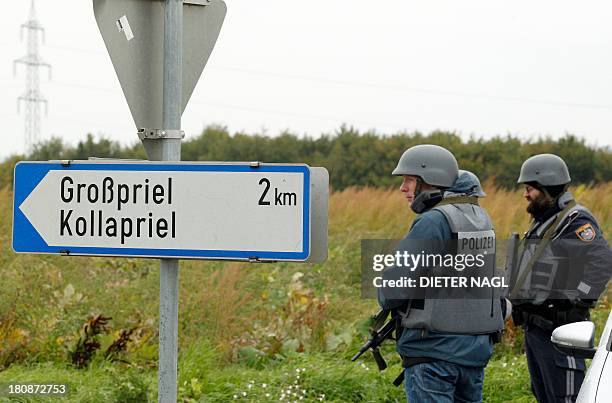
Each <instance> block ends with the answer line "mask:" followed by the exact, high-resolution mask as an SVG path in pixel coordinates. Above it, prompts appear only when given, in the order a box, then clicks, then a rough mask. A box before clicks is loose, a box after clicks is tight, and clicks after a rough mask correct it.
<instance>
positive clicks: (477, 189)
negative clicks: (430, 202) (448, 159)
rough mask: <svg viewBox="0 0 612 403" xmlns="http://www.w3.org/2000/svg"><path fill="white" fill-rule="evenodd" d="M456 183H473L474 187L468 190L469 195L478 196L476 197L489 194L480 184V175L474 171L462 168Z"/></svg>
mask: <svg viewBox="0 0 612 403" xmlns="http://www.w3.org/2000/svg"><path fill="white" fill-rule="evenodd" d="M455 184H456V185H463V184H471V185H472V187H471V189H470V191H469V192H468V196H476V197H486V196H487V194H486V193H485V191H484V189H483V188H482V185H481V184H480V179H478V176H476V174H474V173H473V172H470V171H466V170H465V169H460V170H459V177H458V178H457V180H456V181H455Z"/></svg>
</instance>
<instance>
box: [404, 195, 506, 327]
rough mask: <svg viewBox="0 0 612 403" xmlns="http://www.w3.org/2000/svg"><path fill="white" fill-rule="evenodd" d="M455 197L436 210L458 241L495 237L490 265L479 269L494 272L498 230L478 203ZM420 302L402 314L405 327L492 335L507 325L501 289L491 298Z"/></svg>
mask: <svg viewBox="0 0 612 403" xmlns="http://www.w3.org/2000/svg"><path fill="white" fill-rule="evenodd" d="M452 199H453V198H447V199H444V200H443V201H442V202H441V203H440V204H439V205H437V206H435V207H433V210H438V211H439V212H441V213H442V214H444V217H446V220H447V222H448V224H449V226H450V229H451V232H452V233H453V238H456V239H457V240H458V243H461V240H463V239H483V238H491V237H492V238H493V252H492V256H491V259H487V261H488V264H487V266H486V267H482V268H479V269H478V270H484V271H487V273H493V271H494V270H495V257H494V256H495V253H494V250H495V246H494V239H495V232H494V231H493V225H492V223H491V219H490V217H489V215H488V214H487V212H486V211H485V210H484V209H483V208H482V207H480V206H478V205H477V204H471V203H470V202H466V201H465V198H461V200H460V199H459V198H457V199H458V200H457V202H456V203H453V200H452ZM474 200H477V199H475V198H474ZM478 243H480V244H482V242H477V243H476V244H478ZM481 252H484V251H483V250H479V249H478V248H476V249H474V248H472V249H471V251H470V253H474V254H477V253H481ZM419 305H420V306H418V307H415V304H413V303H411V304H410V306H409V308H408V311H407V312H406V314H404V315H402V326H403V327H405V328H409V329H426V330H433V331H436V332H444V333H459V334H490V333H496V332H499V331H500V330H502V329H503V327H504V322H503V319H502V313H501V303H500V299H499V292H498V291H497V290H491V299H424V300H423V304H422V305H421V304H419Z"/></svg>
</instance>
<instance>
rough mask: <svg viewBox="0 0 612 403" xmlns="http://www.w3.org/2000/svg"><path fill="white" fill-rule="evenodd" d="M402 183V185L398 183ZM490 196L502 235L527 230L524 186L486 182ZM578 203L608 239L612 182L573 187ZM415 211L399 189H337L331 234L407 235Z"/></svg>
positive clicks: (487, 200)
mask: <svg viewBox="0 0 612 403" xmlns="http://www.w3.org/2000/svg"><path fill="white" fill-rule="evenodd" d="M398 187H399V185H398ZM484 188H485V192H486V193H487V196H486V197H485V198H483V199H481V205H482V206H483V207H484V208H486V209H487V211H488V212H489V215H490V216H491V219H492V220H493V224H494V226H495V230H496V232H497V236H498V238H499V239H502V238H507V237H508V236H509V235H510V234H511V233H512V232H519V233H522V232H524V231H525V230H526V229H527V228H528V227H529V221H530V217H529V215H528V214H527V212H526V211H525V208H526V207H527V204H526V202H525V200H524V199H523V196H522V195H523V190H522V188H517V189H516V190H505V189H501V188H496V187H494V186H493V185H492V183H491V182H488V183H485V184H484ZM570 191H571V192H572V193H573V194H574V196H575V198H576V200H577V201H578V203H581V204H583V205H584V206H586V207H587V208H589V210H591V212H592V213H593V214H594V215H595V217H596V218H597V220H598V222H599V224H600V226H601V228H602V231H603V233H604V234H605V236H606V239H608V240H610V238H611V236H612V203H611V201H612V182H608V183H605V184H601V185H599V186H595V187H587V186H582V185H581V186H577V187H572V188H570ZM413 219H414V213H413V212H412V211H411V210H410V206H409V205H408V203H407V202H406V199H405V198H404V197H403V195H402V194H401V192H400V191H399V190H398V189H387V190H384V189H376V188H359V189H357V188H349V189H345V190H343V191H340V192H335V193H333V194H332V195H331V197H330V200H329V232H330V237H334V236H340V237H345V236H347V235H348V236H351V235H357V236H360V237H361V238H366V237H368V236H371V237H378V238H398V237H402V236H403V235H405V233H406V232H407V231H408V229H409V226H410V223H411V222H412V220H413Z"/></svg>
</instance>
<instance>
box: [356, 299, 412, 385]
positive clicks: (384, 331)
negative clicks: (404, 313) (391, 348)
mask: <svg viewBox="0 0 612 403" xmlns="http://www.w3.org/2000/svg"><path fill="white" fill-rule="evenodd" d="M389 314H391V318H390V319H389V320H388V321H387V317H389ZM385 322H386V323H385ZM398 325H399V315H397V314H396V313H395V312H391V310H390V309H381V310H380V311H378V313H377V314H376V315H374V316H373V317H372V324H371V325H370V337H369V338H368V340H367V341H366V342H365V343H364V344H363V346H361V348H360V349H359V352H357V354H355V355H354V356H353V358H351V361H356V360H357V359H358V358H359V357H361V356H362V355H363V353H365V352H366V351H368V350H370V349H371V350H372V355H373V356H374V361H376V365H377V366H378V369H379V370H380V371H384V370H385V369H386V368H387V362H386V361H385V359H384V358H383V356H382V354H381V353H380V350H379V347H380V345H381V344H382V343H383V342H384V341H385V340H387V339H389V340H396V339H397V337H398V334H399V333H398V332H396V338H393V331H395V330H398V329H397V328H398ZM403 379H404V371H402V373H401V374H400V375H399V376H398V377H397V378H396V379H395V381H393V384H394V385H395V386H399V385H401V383H402V381H403Z"/></svg>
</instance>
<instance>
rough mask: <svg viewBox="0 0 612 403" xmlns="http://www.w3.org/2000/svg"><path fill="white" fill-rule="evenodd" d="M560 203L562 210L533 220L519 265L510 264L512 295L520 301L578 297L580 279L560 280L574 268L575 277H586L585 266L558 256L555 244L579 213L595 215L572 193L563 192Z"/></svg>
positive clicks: (521, 302)
mask: <svg viewBox="0 0 612 403" xmlns="http://www.w3.org/2000/svg"><path fill="white" fill-rule="evenodd" d="M560 204H561V206H562V210H561V211H559V212H558V213H557V214H555V215H553V216H552V217H550V218H549V219H548V220H546V221H545V222H543V223H541V224H539V223H537V222H534V223H533V224H532V226H531V228H530V229H529V231H527V232H526V233H525V238H524V239H523V241H522V242H521V245H520V246H519V251H518V256H520V258H519V259H518V260H517V264H516V266H515V267H512V268H509V269H510V270H511V273H510V278H511V280H510V283H511V286H512V290H511V293H510V298H512V301H513V303H515V304H517V305H520V304H525V303H529V304H533V305H540V304H542V303H543V302H544V301H546V300H548V299H564V300H569V301H575V300H576V299H577V298H578V294H579V293H578V288H579V284H578V283H577V284H569V283H564V284H560V283H559V282H558V281H557V280H559V279H560V276H561V275H562V274H563V275H566V274H567V273H564V271H567V270H572V272H573V273H572V276H573V278H577V279H580V278H582V275H583V274H584V273H583V271H584V266H583V265H582V266H581V265H577V266H575V267H571V268H570V267H569V264H568V262H567V261H565V262H564V261H563V260H561V259H559V257H558V256H556V254H555V253H554V252H553V248H552V245H553V244H554V242H555V241H556V240H557V239H558V238H559V236H560V235H561V234H562V233H563V231H564V229H565V228H567V226H568V225H569V224H570V223H571V222H572V221H573V220H574V219H575V218H577V217H578V216H579V215H586V216H588V217H591V218H592V217H593V215H592V214H591V212H590V211H589V210H588V209H587V208H586V207H584V206H581V205H580V204H576V203H575V202H574V200H573V198H572V196H571V194H570V193H565V194H563V195H562V196H561V199H560ZM593 220H594V219H593ZM556 242H560V241H556ZM557 245H559V244H557Z"/></svg>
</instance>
